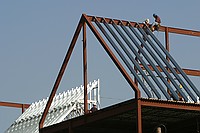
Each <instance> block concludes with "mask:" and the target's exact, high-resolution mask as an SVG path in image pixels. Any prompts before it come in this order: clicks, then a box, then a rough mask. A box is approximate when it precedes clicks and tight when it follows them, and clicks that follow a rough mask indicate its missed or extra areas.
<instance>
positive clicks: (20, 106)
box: [0, 102, 30, 113]
mask: <svg viewBox="0 0 200 133" xmlns="http://www.w3.org/2000/svg"><path fill="white" fill-rule="evenodd" d="M0 106H5V107H14V108H21V109H22V113H23V112H24V111H25V109H27V108H28V107H29V106H30V104H23V103H12V102H0Z"/></svg>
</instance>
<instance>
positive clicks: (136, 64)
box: [104, 20, 161, 99]
mask: <svg viewBox="0 0 200 133" xmlns="http://www.w3.org/2000/svg"><path fill="white" fill-rule="evenodd" d="M104 21H105V20H104ZM105 22H106V21H105ZM104 25H105V26H106V28H107V29H108V30H109V32H110V33H111V34H112V36H113V37H114V38H115V40H116V41H117V42H118V44H119V45H120V47H121V48H122V49H123V50H124V52H125V53H126V55H127V56H128V57H129V59H130V60H131V61H132V63H133V64H134V65H135V67H136V68H137V69H138V70H139V72H140V73H141V75H142V76H143V77H144V79H145V80H146V82H147V83H148V84H149V86H150V87H151V89H152V90H153V91H154V93H155V94H156V96H157V97H158V98H159V99H160V98H161V95H160V94H159V92H158V91H157V90H156V89H155V86H154V85H153V84H152V82H151V81H150V80H149V79H148V77H147V76H146V74H145V73H144V71H143V70H142V68H141V67H140V66H139V64H138V62H137V61H136V60H135V59H134V57H133V56H132V55H131V54H130V52H129V51H128V50H127V48H126V47H125V46H124V45H123V43H122V42H121V40H120V39H119V38H118V37H117V35H116V34H115V32H114V31H113V30H112V28H111V27H110V26H109V25H108V24H107V23H104ZM142 84H144V83H142Z"/></svg>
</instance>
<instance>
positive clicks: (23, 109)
mask: <svg viewBox="0 0 200 133" xmlns="http://www.w3.org/2000/svg"><path fill="white" fill-rule="evenodd" d="M24 111H25V107H24V104H22V114H23V113H24Z"/></svg>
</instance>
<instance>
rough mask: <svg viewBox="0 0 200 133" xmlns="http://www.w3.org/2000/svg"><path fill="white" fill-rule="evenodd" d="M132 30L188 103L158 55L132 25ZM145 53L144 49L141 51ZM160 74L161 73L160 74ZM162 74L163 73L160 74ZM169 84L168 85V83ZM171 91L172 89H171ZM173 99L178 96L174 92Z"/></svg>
mask: <svg viewBox="0 0 200 133" xmlns="http://www.w3.org/2000/svg"><path fill="white" fill-rule="evenodd" d="M129 28H130V30H131V31H132V32H133V33H134V34H135V36H136V37H137V38H138V39H139V40H140V42H141V43H143V46H144V47H145V48H146V50H147V51H148V52H149V54H150V55H151V56H152V58H153V59H154V60H155V61H156V63H157V64H158V65H159V67H160V68H161V69H162V70H163V72H164V73H165V74H166V76H167V77H168V78H169V79H170V80H171V82H172V84H173V85H174V86H175V87H176V89H177V90H178V92H180V94H181V95H182V96H183V98H184V100H185V101H188V98H187V96H186V95H185V94H184V93H183V91H182V90H181V89H180V88H179V86H178V84H177V83H176V82H175V81H174V80H173V78H172V76H171V75H170V74H169V72H168V71H167V70H166V69H165V66H163V64H162V63H161V62H160V60H159V59H158V58H157V57H156V55H155V54H154V52H153V51H152V50H151V49H150V47H149V46H148V45H147V44H146V42H145V41H144V40H143V39H142V38H141V36H140V35H139V33H138V32H137V31H136V29H135V28H134V27H132V26H131V25H130V26H129ZM138 29H139V30H140V31H141V32H142V33H143V34H145V35H146V33H145V32H144V31H143V29H142V28H138ZM144 37H146V39H147V40H149V38H148V36H147V35H146V36H144ZM140 50H142V51H143V49H140ZM151 65H152V66H154V64H151ZM158 73H160V72H158ZM160 74H161V73H160ZM162 81H163V82H164V83H165V84H169V83H168V82H167V81H166V80H165V81H164V80H163V79H162ZM166 82H167V83H166ZM169 89H170V88H169ZM171 93H172V95H173V97H174V96H176V99H177V94H176V93H175V92H174V90H172V91H171Z"/></svg>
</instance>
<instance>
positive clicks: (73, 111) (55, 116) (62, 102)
mask: <svg viewBox="0 0 200 133" xmlns="http://www.w3.org/2000/svg"><path fill="white" fill-rule="evenodd" d="M87 88H88V94H89V95H90V94H91V93H92V95H93V97H90V99H88V102H90V103H89V104H90V105H91V104H92V103H97V105H98V107H99V104H100V101H99V100H100V95H99V80H97V81H96V80H95V81H93V82H90V83H89V84H88V86H87ZM83 89H84V87H83V86H80V87H76V88H74V89H73V88H72V89H71V90H67V91H66V92H63V93H59V94H58V95H56V96H55V97H54V100H53V102H52V104H51V107H50V110H49V112H48V114H47V119H46V120H45V123H44V126H50V125H53V124H56V123H59V122H62V121H64V120H68V119H71V118H75V117H77V116H80V115H83V114H84V111H83V108H84V107H83V95H84V91H83ZM47 100H48V98H47V99H43V100H40V101H38V102H35V103H32V104H31V105H30V107H29V108H28V109H26V110H25V112H24V113H23V114H22V115H21V116H20V117H19V118H18V119H17V120H16V121H15V122H14V123H13V124H12V125H11V126H10V127H9V128H8V129H7V131H6V132H5V133H38V132H39V129H38V128H39V126H38V125H39V120H40V118H41V115H42V113H43V111H44V108H45V106H46V103H47ZM90 107H91V106H90Z"/></svg>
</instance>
